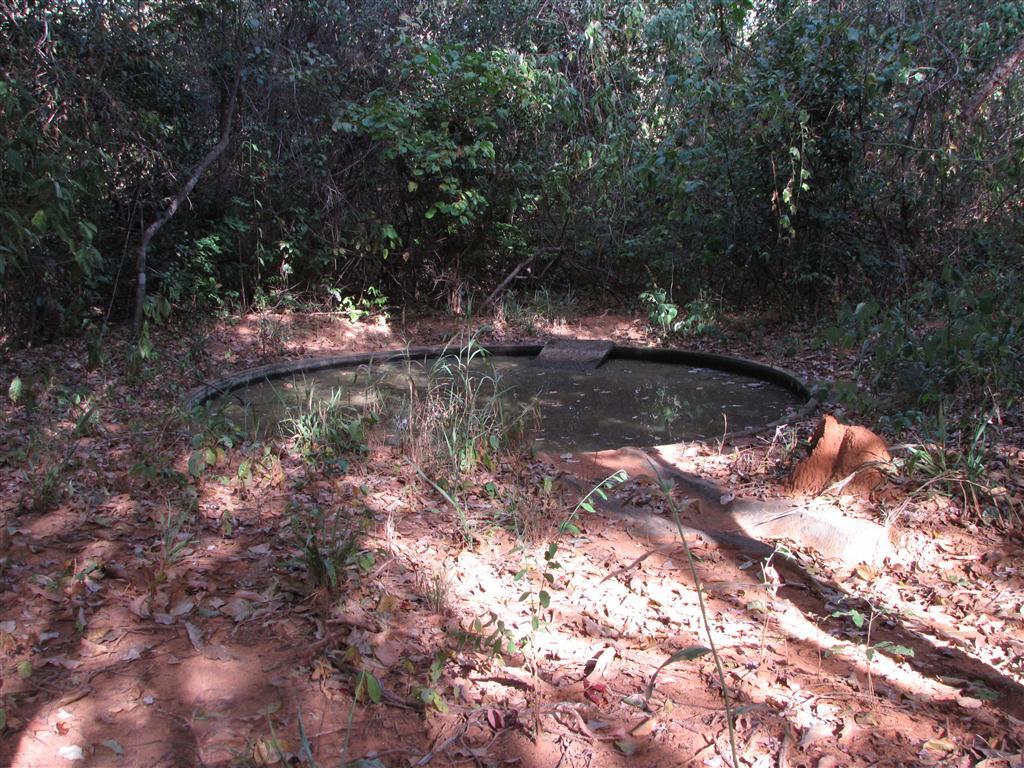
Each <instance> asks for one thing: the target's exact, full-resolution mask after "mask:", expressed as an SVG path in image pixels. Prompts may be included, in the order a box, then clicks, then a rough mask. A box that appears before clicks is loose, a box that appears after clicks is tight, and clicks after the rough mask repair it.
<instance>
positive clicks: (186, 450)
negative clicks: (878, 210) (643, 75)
mask: <svg viewBox="0 0 1024 768" xmlns="http://www.w3.org/2000/svg"><path fill="white" fill-rule="evenodd" d="M464 330H465V329H464V328H462V327H461V326H460V325H459V323H458V321H456V320H452V319H444V318H442V319H436V318H428V319H422V318H421V319H415V320H413V319H409V320H408V321H407V320H406V318H404V317H402V318H392V319H391V320H390V321H389V322H386V321H383V320H382V321H379V322H373V323H363V324H351V323H348V322H347V321H345V320H342V319H340V318H338V317H336V316H332V315H305V316H299V315H285V316H262V317H257V316H250V317H244V318H233V319H229V320H225V321H222V322H219V323H217V324H216V325H213V326H207V327H203V328H192V329H188V328H176V329H174V330H165V331H162V332H160V333H158V334H157V335H156V337H155V346H156V349H157V357H156V358H155V359H153V360H151V361H148V362H146V363H145V364H144V365H143V367H142V370H141V372H137V373H136V374H135V375H134V376H133V375H132V374H131V372H130V371H129V370H128V369H127V367H126V364H125V362H124V360H125V354H124V349H125V345H126V340H125V339H123V338H121V337H115V338H111V339H109V340H108V343H107V345H106V346H107V349H108V350H109V355H108V359H107V361H106V362H105V364H103V365H101V366H99V367H93V368H89V367H88V355H87V350H86V348H85V345H84V343H82V342H81V341H74V340H72V341H68V342H66V343H62V344H60V345H54V346H49V347H45V348H41V349H30V350H24V351H19V352H17V353H13V354H10V355H9V356H8V357H7V358H6V359H4V360H3V362H2V367H0V381H2V382H3V385H4V387H5V388H6V387H7V384H8V382H10V381H11V380H12V379H13V378H14V377H15V376H18V377H19V378H20V379H22V381H23V382H24V385H25V391H24V392H23V393H22V396H21V397H20V398H19V401H18V403H17V404H12V403H11V402H10V401H9V400H7V399H5V400H4V404H3V410H2V411H0V414H2V426H0V430H2V431H0V514H2V517H3V522H4V524H5V525H4V528H3V530H2V531H0V556H2V561H0V563H2V564H0V590H2V591H0V662H2V665H0V671H2V687H0V697H2V718H3V721H2V725H0V732H2V736H3V738H2V740H0V764H3V765H12V766H19V767H24V766H54V765H69V766H72V765H88V766H94V765H95V766H100V765H121V766H191V765H208V766H219V765H243V766H244V765H275V764H280V765H322V766H328V765H330V766H336V765H350V766H359V767H360V768H375V767H377V768H379V767H380V766H426V765H478V766H502V765H516V766H523V767H524V768H556V767H564V768H570V767H574V766H580V767H582V766H593V767H595V768H597V767H603V766H634V767H635V768H640V767H641V766H651V767H652V768H653V767H654V766H686V765H708V766H726V765H730V764H731V760H732V757H731V748H730V728H729V719H728V718H727V716H726V713H725V710H724V707H723V695H722V694H723V691H722V679H724V681H725V686H726V689H727V691H728V700H729V705H730V711H731V713H732V724H733V726H734V731H735V734H734V742H735V747H736V752H737V755H738V762H739V764H740V765H743V766H758V767H761V766H764V767H767V766H779V767H780V768H783V767H787V766H791V767H793V768H795V767H797V766H808V767H815V768H827V767H828V766H892V765H948V766H982V765H983V766H988V767H994V766H1011V765H1021V764H1022V760H1024V758H1022V752H1024V541H1022V538H1021V535H1020V529H1019V528H1016V529H1014V528H1012V527H1010V526H999V525H984V524H981V522H980V521H979V519H978V517H977V515H976V514H975V513H974V511H973V510H972V508H971V503H970V501H971V500H970V499H969V498H967V497H963V498H957V497H953V498H948V497H945V496H941V495H937V494H929V493H914V494H910V493H909V491H910V490H911V489H912V488H911V485H910V484H909V483H907V482H905V481H901V480H899V479H896V480H893V481H891V482H890V483H889V485H888V487H887V488H885V489H883V490H884V492H883V493H882V494H880V495H876V497H875V498H873V499H868V500H863V499H854V498H852V497H843V496H835V495H834V494H833V497H831V498H830V499H829V500H828V501H829V503H830V504H833V505H835V506H838V507H841V508H842V509H843V510H844V511H845V512H846V513H848V514H851V515H860V516H862V517H869V518H872V519H875V520H884V521H887V522H888V523H889V524H890V529H889V535H890V539H891V541H892V543H893V554H892V556H891V557H890V558H889V560H888V561H887V562H885V563H884V564H867V563H838V562H829V561H826V560H824V559H823V558H821V557H820V556H819V555H818V554H817V553H815V552H813V551H799V550H798V549H796V548H794V547H792V546H790V547H788V548H786V547H785V546H782V547H781V548H773V547H772V546H767V547H764V546H762V547H760V548H758V547H756V546H752V545H751V543H750V542H749V541H746V542H744V541H741V540H739V539H737V538H735V537H733V538H729V537H725V538H723V537H716V536H713V535H709V534H702V533H701V532H700V526H701V520H700V515H699V514H697V512H698V511H699V510H696V509H694V508H693V507H692V506H687V504H686V501H685V500H684V499H682V498H680V497H678V495H677V496H672V495H671V494H669V495H666V493H665V492H664V490H663V489H662V488H660V487H658V486H657V485H656V484H655V483H653V482H652V481H650V480H648V479H646V478H642V477H630V478H629V479H627V480H625V481H624V482H622V483H619V484H617V485H615V486H614V487H613V488H611V489H610V490H609V497H610V498H609V499H608V500H607V501H606V502H603V501H599V500H597V501H595V503H594V504H593V506H594V509H593V512H591V511H589V509H588V508H582V509H578V508H577V505H578V503H579V501H580V499H581V496H583V495H584V494H585V493H586V492H587V490H588V489H589V488H590V487H591V484H590V483H591V481H593V480H594V479H599V478H596V476H594V477H588V473H587V472H585V471H582V468H584V467H586V466H591V467H592V466H594V465H593V462H591V463H589V464H588V461H587V459H586V457H574V456H560V457H552V458H551V459H549V460H546V461H545V460H543V459H530V458H528V457H520V458H515V457H512V458H509V460H508V461H506V462H505V463H503V464H502V465H501V466H499V467H495V469H494V471H493V472H489V473H483V474H481V476H480V477H479V478H478V482H477V483H476V484H475V488H476V489H477V490H476V491H475V492H474V493H472V494H467V500H468V503H467V504H466V507H465V509H466V510H467V512H466V514H467V515H468V518H467V520H465V521H463V522H461V523H460V522H459V521H458V520H456V519H455V518H456V516H455V514H454V513H453V510H452V508H451V505H450V504H449V503H447V501H446V500H445V499H444V498H443V497H442V496H441V495H440V494H439V493H437V491H436V490H435V489H434V488H433V487H432V486H431V485H430V484H429V483H427V482H425V481H424V480H423V478H422V477H421V476H420V475H419V474H418V472H417V470H416V467H414V466H413V465H411V464H410V463H409V462H408V461H405V460H404V459H403V457H402V455H401V453H400V451H399V450H398V449H397V448H395V447H392V446H389V445H386V444H384V441H382V440H373V441H371V448H370V451H369V455H367V456H366V457H364V458H361V459H357V460H353V461H352V462H351V463H350V464H349V465H348V466H347V467H345V468H344V469H336V470H335V471H331V472H326V471H318V472H314V471H311V470H310V469H309V468H308V467H307V466H306V465H304V464H303V463H302V462H301V461H299V460H298V458H297V457H296V456H295V455H294V452H291V451H289V450H287V446H280V445H269V444H264V443H259V442H255V441H246V442H243V443H240V444H235V445H232V446H231V447H228V446H221V448H220V449H219V450H218V449H216V448H215V449H214V450H213V451H212V453H211V454H210V456H209V461H205V462H204V463H207V464H209V466H207V467H206V468H205V469H200V471H198V472H196V471H193V470H195V469H196V468H195V467H194V466H190V459H191V460H192V461H195V458H194V456H195V454H194V450H195V448H194V445H195V444H194V443H193V442H192V440H193V437H194V436H195V435H196V426H195V424H194V423H190V422H189V421H188V420H187V419H186V418H185V415H186V414H184V413H183V412H182V407H181V403H182V401H183V397H184V394H185V393H186V392H187V391H188V390H189V389H191V388H192V387H195V386H197V385H199V384H201V383H204V382H209V381H213V380H215V379H217V378H218V377H220V376H223V375H226V374H228V373H230V372H235V371H238V370H241V369H243V368H246V367H250V366H254V365H259V364H264V363H268V362H274V361H278V360H285V359H291V358H299V357H305V356H311V355H317V354H327V353H334V354H336V353H340V352H349V351H351V352H355V351H363V350H374V349H386V348H394V347H400V346H403V345H405V344H416V345H426V344H439V343H444V342H445V341H447V340H449V339H451V338H453V337H454V336H456V335H457V334H458V333H460V332H464ZM557 337H585V338H607V339H613V340H615V341H617V342H619V343H634V344H648V343H653V339H652V338H651V337H650V335H649V333H648V332H647V331H646V330H645V327H644V325H643V324H642V323H641V322H639V321H637V320H636V319H634V318H631V317H625V316H618V315H614V314H610V313H606V314H604V315H589V316H584V317H577V318H573V319H570V320H558V321H554V322H551V321H545V320H539V319H538V320H534V321H531V322H529V323H526V324H524V323H512V322H510V321H508V320H506V319H503V318H498V319H497V320H495V321H492V322H491V325H490V330H489V332H487V333H486V335H485V337H484V338H485V339H487V340H493V341H503V342H511V341H527V340H534V339H545V338H557ZM706 344H708V345H710V346H709V348H712V347H713V348H714V349H715V351H723V352H728V353H733V354H742V355H746V356H749V357H752V358H756V359H759V360H762V361H764V362H767V363H771V364H775V365H780V366H782V367H785V368H788V369H790V370H793V371H794V372H796V373H798V374H800V375H802V376H804V377H806V378H807V379H809V380H816V379H819V378H829V377H831V376H833V375H835V374H836V372H837V371H842V370H845V369H847V368H848V367H849V366H850V360H849V359H848V358H847V357H846V356H844V355H843V354H842V353H839V352H835V351H831V352H829V351H825V350H817V351H816V350H814V349H812V348H811V345H810V344H808V343H807V340H806V338H805V337H804V336H802V335H801V334H800V333H799V332H797V331H793V330H791V329H779V328H775V327H774V326H773V325H772V324H771V323H770V322H765V321H764V320H763V319H759V320H754V321H750V322H747V323H741V322H737V323H735V324H734V325H733V326H731V327H730V328H729V329H728V331H727V334H726V339H725V340H724V341H723V340H719V341H715V342H710V341H709V342H706ZM814 425H815V420H814V419H813V418H811V419H809V420H807V421H806V422H803V423H799V424H791V425H787V426H786V427H784V428H780V430H778V431H776V432H775V433H774V434H767V435H762V436H757V437H750V438H744V439H742V440H739V441H730V440H725V441H719V440H713V441H709V442H707V443H694V444H692V445H689V446H685V447H683V449H682V450H681V451H680V453H681V455H682V456H683V459H682V461H683V462H684V466H683V467H682V468H683V469H686V470H688V471H691V472H695V473H697V474H700V475H701V476H703V477H706V478H708V479H711V480H713V481H714V482H716V483H718V484H719V485H720V486H721V487H722V488H723V489H727V491H728V493H730V494H732V493H735V494H737V495H739V494H743V495H748V496H757V497H761V498H778V497H784V496H786V495H787V493H788V491H787V489H786V486H785V483H784V478H785V477H786V474H787V472H788V471H789V470H790V469H791V468H792V466H793V464H794V463H795V462H796V460H798V459H799V458H800V457H801V456H802V455H804V453H806V440H807V438H808V436H809V435H810V434H811V432H812V430H813V428H814ZM869 426H870V425H869ZM997 452H998V454H999V456H998V459H997V463H996V464H995V465H994V466H993V467H991V468H990V473H995V474H996V475H997V476H996V477H995V479H996V480H998V481H999V482H1001V483H1002V485H1003V486H1005V491H1006V493H1007V494H1009V495H1010V496H1014V495H1016V498H1017V499H1021V498H1024V490H1022V483H1024V473H1022V465H1024V452H1022V448H1021V446H1020V445H1019V444H1013V443H1006V444H998V445H997ZM577 470H579V471H577ZM546 478H549V479H547V480H546ZM680 508H681V509H682V512H683V517H682V519H681V521H680V522H681V523H682V524H684V525H685V526H686V528H687V530H688V531H689V532H688V533H687V534H686V541H687V544H688V546H689V548H690V550H691V551H692V555H693V566H694V568H693V570H691V564H690V562H691V561H690V560H689V559H688V557H687V555H686V551H685V550H684V549H683V547H682V546H681V542H680V540H679V539H678V538H673V537H671V536H668V537H662V538H660V539H657V538H652V537H651V536H650V535H648V534H646V533H645V532H644V531H643V530H642V529H641V527H639V526H637V525H636V524H635V521H636V519H637V517H638V516H639V515H647V516H651V515H656V516H660V517H661V518H663V519H665V520H667V521H669V522H671V521H672V519H673V516H672V511H673V510H674V509H680ZM314 509H316V510H319V511H320V513H321V514H323V515H325V516H332V517H333V516H335V515H339V516H340V517H341V519H343V520H345V521H346V523H347V526H348V527H347V529H346V530H352V531H361V533H360V534H359V536H358V538H357V539H355V540H354V541H355V542H356V543H355V549H354V550H353V553H352V554H353V556H352V557H351V558H350V565H349V566H348V567H347V568H346V569H345V570H344V572H343V573H340V574H336V577H337V580H338V583H339V585H340V586H339V588H338V589H336V590H334V591H333V593H331V592H329V591H328V590H325V589H314V588H313V587H311V585H310V584H309V582H308V579H307V578H305V576H304V573H303V570H302V569H301V568H299V567H297V566H296V562H297V561H300V560H301V559H302V555H303V552H302V549H301V546H300V544H299V543H297V540H296V537H295V535H294V530H295V528H294V525H293V523H292V518H293V517H294V516H295V515H296V514H297V511H303V510H304V511H305V512H307V513H309V512H310V510H314ZM513 509H514V510H515V513H514V514H512V513H511V512H510V510H513ZM574 510H576V512H577V514H576V516H575V517H573V519H574V520H575V524H576V525H577V526H578V529H571V528H570V529H568V530H562V531H560V530H559V527H558V526H559V523H560V522H562V521H563V520H565V519H566V518H567V517H570V516H572V515H573V512H574ZM510 518H514V522H515V525H516V526H518V532H514V531H513V530H510V528H511V527H513V526H511V525H510ZM320 535H322V536H325V535H326V534H324V533H323V532H320ZM776 543H779V544H781V545H785V542H770V544H776ZM552 544H557V551H555V552H554V553H552V550H551V545H552ZM787 552H788V553H789V554H788V556H787ZM545 553H552V554H551V557H550V558H549V559H545V557H544V555H545ZM551 560H556V561H557V562H558V564H559V565H560V567H559V568H554V567H552V566H551V565H550V561H551ZM694 572H695V573H696V575H697V577H698V579H699V581H700V583H701V585H702V587H703V589H702V591H700V592H698V590H697V588H696V586H695V583H694ZM545 574H548V575H549V576H550V578H548V577H547V576H545ZM542 591H543V594H544V595H547V597H546V598H545V597H541V596H540V595H541V594H542ZM524 594H525V599H520V598H521V597H522V596H523V595H524ZM701 595H702V596H703V601H701V599H699V598H700V597H701ZM702 602H703V611H704V614H705V615H706V619H707V626H705V622H704V619H703V618H702ZM534 623H536V625H537V626H536V628H534ZM708 631H710V634H711V637H712V638H713V641H714V643H715V646H716V650H717V656H718V658H719V659H720V662H721V671H720V672H719V669H718V667H717V665H716V660H715V656H714V655H712V654H707V653H702V652H701V649H702V648H703V647H704V646H707V645H708ZM523 638H526V639H527V642H525V643H522V642H518V641H520V640H522V639H523ZM509 640H514V641H517V642H516V645H515V648H514V649H513V650H511V651H509V648H508V641H509ZM495 643H497V645H499V646H502V649H503V650H504V651H506V652H505V653H497V652H495V649H494V645H495ZM690 657H693V658H690ZM666 662H669V663H666ZM655 673H657V674H655Z"/></svg>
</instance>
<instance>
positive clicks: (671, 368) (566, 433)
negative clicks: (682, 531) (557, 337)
mask: <svg viewBox="0 0 1024 768" xmlns="http://www.w3.org/2000/svg"><path fill="white" fill-rule="evenodd" d="M429 365H430V361H427V363H426V365H424V363H423V362H420V363H416V362H407V361H399V362H388V363H376V364H374V365H372V366H359V367H347V368H335V369H329V370H324V371H316V372H313V373H306V374H297V375H295V376H293V377H291V378H286V379H275V380H273V381H264V382H262V383H259V384H253V385H250V386H248V387H245V388H244V389H240V390H237V391H236V392H235V393H232V394H230V395H226V396H224V397H223V398H221V403H220V404H221V405H223V407H224V412H225V415H227V416H229V417H231V418H232V419H234V420H235V421H237V422H239V423H242V424H246V425H247V426H250V427H251V426H252V425H253V424H255V423H259V424H261V425H264V426H267V425H272V424H275V423H276V422H278V421H280V420H281V419H282V418H283V417H284V416H285V415H286V414H287V413H288V409H289V408H294V407H295V406H296V405H297V404H300V403H304V402H306V401H307V399H308V397H309V396H310V392H311V391H312V392H313V393H314V396H323V397H326V396H329V395H330V393H331V392H332V391H333V390H336V389H338V388H342V389H344V390H345V393H346V394H345V397H346V398H347V399H348V400H349V401H350V402H352V403H353V404H355V405H359V404H360V403H361V402H362V398H363V397H364V395H363V392H364V390H365V387H366V386H367V384H368V383H371V382H373V383H375V391H376V392H377V393H378V394H379V393H381V392H384V393H388V392H390V393H392V394H394V395H395V396H396V397H401V396H403V395H406V394H407V393H408V391H409V386H410V378H411V379H412V380H413V382H414V383H415V386H417V387H418V388H422V387H424V386H425V384H426V381H427V370H429ZM484 365H485V366H486V367H487V369H488V371H489V370H490V368H491V367H493V370H494V372H496V373H497V374H498V377H499V388H500V389H503V390H507V391H508V397H509V399H510V400H511V401H512V402H518V403H524V404H525V403H528V402H530V401H536V402H537V403H538V405H539V407H540V414H541V430H540V433H539V434H538V435H537V437H536V440H537V444H538V447H539V448H542V449H546V450H552V451H564V450H581V451H587V450H600V449H604V448H620V447H623V446H626V445H639V446H646V445H663V444H667V443H676V442H680V441H683V440H695V439H701V438H715V437H718V436H720V435H721V434H722V432H723V430H724V429H725V427H726V424H728V429H729V431H730V432H734V431H739V430H743V429H748V428H751V427H759V426H764V425H766V424H769V423H771V422H773V421H775V420H777V419H781V418H783V417H784V416H785V415H786V414H787V413H789V412H791V411H793V410H795V409H796V408H797V407H798V406H799V404H800V402H801V401H800V399H799V398H798V397H797V396H796V395H795V394H793V393H792V392H790V391H789V390H787V389H785V388H784V387H781V386H778V385H776V384H771V383H769V382H765V381H762V380H760V379H755V378H751V377H747V376H741V375H737V374H733V373H725V372H723V371H716V370H710V369H707V368H691V367H688V366H685V365H675V364H671V363H652V362H646V361H638V360H616V359H613V360H609V361H607V362H606V363H604V365H602V366H601V367H599V368H597V369H596V370H594V371H588V372H583V373H580V372H569V371H558V370H548V369H542V368H538V367H535V366H534V365H532V364H531V358H529V357H511V356H500V355H495V356H492V357H490V358H488V359H487V361H486V363H485V364H484ZM243 402H244V403H245V405H244V406H243V405H242V403H243ZM384 421H385V424H386V423H387V418H386V417H385V419H384Z"/></svg>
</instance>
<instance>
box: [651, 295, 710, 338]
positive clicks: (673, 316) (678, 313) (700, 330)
mask: <svg viewBox="0 0 1024 768" xmlns="http://www.w3.org/2000/svg"><path fill="white" fill-rule="evenodd" d="M640 302H641V304H642V305H643V306H644V307H645V308H646V310H647V320H648V321H649V322H650V324H651V326H652V327H653V328H654V330H655V331H656V332H657V333H658V334H659V335H660V336H671V335H674V334H679V335H682V336H705V335H712V334H716V333H718V319H717V317H718V316H717V312H716V310H715V306H714V304H712V302H711V295H710V294H709V293H707V292H706V291H703V290H702V291H701V292H700V293H699V294H698V295H697V298H695V299H694V300H693V301H691V302H689V303H688V304H686V305H685V306H684V307H683V309H682V310H680V308H679V306H678V305H677V304H676V303H675V302H674V301H673V300H672V296H671V294H670V293H669V292H668V291H666V290H665V289H664V288H659V287H658V286H657V285H655V286H653V287H651V288H650V289H648V290H646V291H644V292H643V293H641V294H640Z"/></svg>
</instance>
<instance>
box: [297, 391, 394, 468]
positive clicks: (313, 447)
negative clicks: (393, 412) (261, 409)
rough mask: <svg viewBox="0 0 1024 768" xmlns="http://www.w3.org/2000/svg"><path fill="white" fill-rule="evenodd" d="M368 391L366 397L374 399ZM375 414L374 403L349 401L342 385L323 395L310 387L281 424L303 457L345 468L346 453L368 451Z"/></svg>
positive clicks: (376, 418) (314, 462) (353, 453)
mask: <svg viewBox="0 0 1024 768" xmlns="http://www.w3.org/2000/svg"><path fill="white" fill-rule="evenodd" d="M368 393H369V395H368V400H370V401H372V402H374V403H375V402H376V401H377V398H375V397H373V396H372V389H371V390H368ZM378 416H379V414H378V409H377V407H376V406H373V405H370V406H368V405H365V404H364V405H363V406H356V405H353V404H351V403H350V402H349V399H348V397H347V396H346V392H345V390H344V389H341V388H339V389H334V390H332V391H331V394H330V396H328V397H326V398H320V397H318V396H317V394H316V392H315V391H313V390H310V392H309V396H308V397H307V398H306V402H305V403H303V404H302V405H301V406H300V407H298V408H293V409H291V412H290V414H289V415H288V416H287V417H286V418H285V419H284V420H282V422H281V427H282V430H283V432H284V434H285V435H286V436H287V437H288V438H289V439H291V440H292V441H293V444H294V446H295V448H296V450H297V451H298V453H299V455H300V456H301V457H302V459H303V460H304V461H306V462H307V463H310V464H314V465H317V466H325V465H330V464H333V465H336V466H338V467H339V468H340V469H342V470H345V469H347V468H348V457H350V456H365V455H366V454H367V453H368V452H369V445H368V435H369V431H370V429H371V428H372V427H373V426H374V425H375V424H376V423H377V421H378Z"/></svg>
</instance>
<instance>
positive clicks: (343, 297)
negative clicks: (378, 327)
mask: <svg viewBox="0 0 1024 768" xmlns="http://www.w3.org/2000/svg"><path fill="white" fill-rule="evenodd" d="M327 292H328V293H329V294H330V296H331V298H332V299H334V301H335V303H336V305H337V310H338V312H340V313H341V314H343V315H344V316H345V317H346V319H347V320H348V321H349V322H350V323H358V322H361V321H363V320H368V319H370V318H373V317H377V316H379V315H387V308H388V297H387V296H385V295H384V293H383V292H382V291H381V290H380V289H379V288H377V287H376V286H373V285H371V286H370V287H369V288H367V289H366V292H365V293H363V294H362V295H361V296H359V297H352V296H350V295H348V294H344V293H342V292H341V291H340V290H338V289H337V288H330V289H328V291H327Z"/></svg>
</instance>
